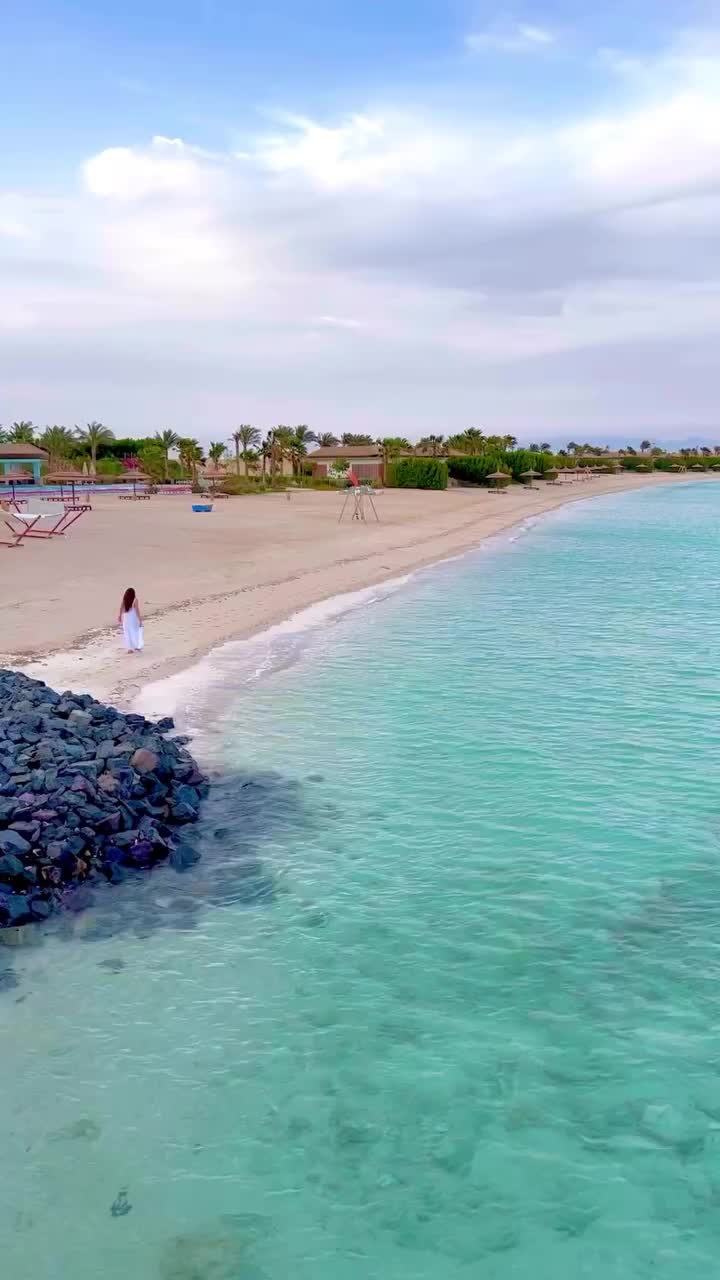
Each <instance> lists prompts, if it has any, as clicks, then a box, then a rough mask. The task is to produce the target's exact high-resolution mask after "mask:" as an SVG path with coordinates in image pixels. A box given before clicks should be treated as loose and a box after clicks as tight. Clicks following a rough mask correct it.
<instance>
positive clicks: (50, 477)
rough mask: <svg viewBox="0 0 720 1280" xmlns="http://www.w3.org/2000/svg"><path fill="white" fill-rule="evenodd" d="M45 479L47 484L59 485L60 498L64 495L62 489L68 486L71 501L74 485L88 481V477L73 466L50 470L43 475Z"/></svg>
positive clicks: (73, 496) (73, 499) (73, 498)
mask: <svg viewBox="0 0 720 1280" xmlns="http://www.w3.org/2000/svg"><path fill="white" fill-rule="evenodd" d="M45 479H46V480H47V481H48V483H49V484H59V485H60V497H61V498H64V497H65V493H64V489H65V487H66V486H69V488H70V492H71V494H72V501H73V502H74V501H75V485H76V484H87V483H88V477H87V476H84V475H83V473H82V471H78V470H77V469H76V468H75V467H65V468H64V469H63V470H61V471H50V472H49V473H48V474H47V475H46V476H45Z"/></svg>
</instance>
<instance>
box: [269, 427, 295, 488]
mask: <svg viewBox="0 0 720 1280" xmlns="http://www.w3.org/2000/svg"><path fill="white" fill-rule="evenodd" d="M294 438H295V432H294V431H293V429H292V427H285V426H283V425H282V424H281V425H280V426H278V427H273V429H272V431H268V434H267V443H268V445H269V447H270V483H271V484H274V483H275V472H276V471H277V467H278V463H280V464H282V460H283V458H287V457H288V456H290V454H291V450H292V446H293V440H294Z"/></svg>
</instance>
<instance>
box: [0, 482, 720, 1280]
mask: <svg viewBox="0 0 720 1280" xmlns="http://www.w3.org/2000/svg"><path fill="white" fill-rule="evenodd" d="M719 517H720V487H716V486H714V485H711V484H699V485H688V486H687V487H676V488H672V489H663V490H662V491H658V490H654V491H646V492H642V493H636V494H630V495H623V496H621V497H611V498H602V499H596V500H594V501H593V502H589V503H583V504H579V505H577V506H574V507H572V508H566V509H564V510H563V511H561V512H559V513H556V514H555V515H553V516H550V517H547V518H545V519H543V520H541V521H539V522H538V523H536V524H535V525H533V526H532V527H531V528H529V529H526V530H524V531H521V532H518V531H516V532H515V534H513V536H512V537H511V538H508V539H505V540H502V541H498V542H497V543H495V544H493V545H492V546H486V547H485V548H484V549H482V550H480V551H478V552H477V553H474V554H473V555H471V556H468V557H466V558H465V559H463V560H459V561H456V562H454V563H451V564H446V565H443V566H439V567H437V568H435V569H433V570H430V571H427V572H424V573H422V574H420V575H418V576H417V577H416V578H414V579H412V580H411V581H410V582H409V583H408V584H406V585H405V586H403V587H402V588H401V589H400V590H398V591H397V592H396V593H395V594H389V595H387V596H386V597H385V598H384V599H382V600H379V601H378V602H376V603H374V604H373V605H371V606H367V607H364V608H361V609H358V610H356V611H354V612H350V613H347V614H346V615H345V616H343V617H342V618H340V619H339V620H337V621H336V622H334V623H333V624H332V625H326V626H324V627H322V628H321V629H320V630H316V631H308V632H306V633H305V634H295V635H292V636H289V637H287V636H286V637H285V638H282V637H281V638H280V639H278V641H277V642H276V643H275V644H274V646H273V649H272V652H270V653H268V654H266V660H265V662H264V664H263V666H262V672H261V674H259V675H256V676H255V678H253V679H251V680H249V681H248V682H243V681H242V680H241V675H240V673H241V671H245V670H246V669H247V666H246V665H245V666H244V665H243V663H242V662H241V660H240V657H239V656H238V659H237V663H236V666H235V667H234V666H233V662H234V659H227V658H226V659H224V665H223V679H224V682H225V685H224V690H223V699H222V703H223V705H222V708H221V710H220V712H219V713H218V714H217V715H216V716H215V718H214V722H213V724H212V725H210V726H208V727H209V728H210V729H211V730H212V732H211V733H210V735H209V736H208V739H207V740H208V743H209V744H211V747H210V749H211V750H212V754H213V757H214V759H215V760H216V762H218V763H221V764H222V767H223V770H224V772H225V776H226V779H227V782H226V785H225V786H224V787H220V788H219V789H218V792H217V794H216V798H215V799H214V800H213V802H212V804H211V805H210V807H209V811H208V814H207V817H206V820H205V826H204V844H205V851H206V856H205V859H204V861H203V863H202V864H201V865H200V867H199V868H198V869H197V870H196V871H195V872H193V873H191V874H190V875H189V876H186V877H183V878H178V877H175V876H174V875H172V874H171V873H168V874H167V875H166V874H164V873H161V874H159V875H157V876H155V877H153V878H152V880H150V881H145V882H144V883H143V885H142V886H141V887H140V888H139V889H137V890H136V889H132V888H131V889H129V890H126V889H125V888H123V889H122V890H113V891H112V897H111V899H110V902H111V907H112V917H113V918H114V919H116V920H117V921H119V923H120V924H121V925H122V932H121V933H119V934H117V935H116V936H109V935H110V925H109V917H108V915H107V910H108V906H107V902H108V900H107V899H104V900H102V901H101V902H100V903H99V904H98V908H97V910H95V911H93V912H91V913H89V914H88V916H86V917H82V918H81V919H80V920H79V921H78V922H77V924H76V926H75V929H74V932H73V936H72V937H70V938H62V937H59V936H56V935H53V936H50V937H49V938H48V939H47V940H46V941H45V943H44V945H43V946H42V947H38V948H37V949H33V950H27V951H23V952H22V954H20V953H18V957H17V959H16V958H15V956H14V955H11V954H10V953H8V957H9V960H10V961H12V962H13V964H14V967H15V970H16V973H17V977H18V979H19V985H18V986H17V987H16V988H15V989H13V990H10V991H5V992H3V993H0V1084H1V1086H2V1087H1V1088H0V1133H1V1134H2V1151H3V1160H2V1164H1V1166H0V1240H1V1241H2V1245H1V1248H2V1258H3V1264H4V1265H3V1274H7V1275H8V1276H12V1277H13V1280H30V1278H32V1280H97V1278H98V1277H101V1276H102V1277H103V1278H104V1280H105V1278H106V1280H120V1277H123V1280H124V1278H125V1277H127V1276H128V1275H130V1276H132V1277H133V1280H285V1278H290V1277H292V1278H293V1280H371V1278H372V1280H381V1278H382V1280H400V1278H401V1277H402V1278H403V1280H416V1278H417V1280H430V1278H433V1280H436V1278H437V1280H456V1278H457V1280H461V1278H462V1280H470V1278H473V1280H475V1278H477V1280H511V1278H512V1280H514V1278H516V1277H517V1278H520V1277H522V1278H525V1277H528V1276H532V1277H533V1280H578V1278H579V1277H582V1278H587V1280H610V1278H612V1277H622V1278H623V1280H634V1278H635V1277H638V1278H640V1277H648V1278H650V1277H652V1278H653V1280H687V1277H688V1276H697V1277H701V1276H702V1277H714V1276H718V1275H720V1262H719V1261H718V1259H719V1258H720V982H719V979H720V732H719V727H718V726H719V723H720V720H719V713H720V686H719V684H718V675H717V672H718V661H717V651H718V646H719V645H720V639H719V637H720V592H719V591H718V564H720V520H719ZM239 653H240V651H238V654H239ZM233 672H235V674H234V675H233ZM0 958H2V959H3V960H4V953H3V956H2V957H0ZM118 961H121V962H122V965H123V967H120V966H119V964H118V963H117V962H118ZM18 1001H19V1003H18ZM121 1191H125V1192H126V1195H127V1201H128V1203H130V1204H131V1205H132V1209H131V1211H130V1212H129V1213H126V1214H122V1215H119V1216H113V1215H112V1213H111V1211H110V1209H111V1205H112V1204H113V1203H114V1202H115V1203H116V1204H117V1197H118V1195H119V1193H120V1192H121ZM121 1202H122V1197H121Z"/></svg>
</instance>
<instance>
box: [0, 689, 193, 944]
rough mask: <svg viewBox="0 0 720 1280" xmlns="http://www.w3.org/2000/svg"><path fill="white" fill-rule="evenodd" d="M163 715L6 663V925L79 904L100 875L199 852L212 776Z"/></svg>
mask: <svg viewBox="0 0 720 1280" xmlns="http://www.w3.org/2000/svg"><path fill="white" fill-rule="evenodd" d="M173 727H174V725H173V721H172V720H171V719H169V718H167V719H164V720H160V721H158V722H157V723H153V722H152V721H150V720H146V719H145V717H144V716H141V715H130V714H123V713H121V712H119V711H117V710H115V708H114V707H107V706H104V705H103V704H102V703H100V702H96V701H95V699H94V698H91V697H89V696H88V695H85V694H82V695H79V694H73V693H63V694H59V693H56V692H55V691H54V690H52V689H49V688H48V687H47V685H45V684H43V683H42V681H39V680H30V679H28V678H27V677H26V676H23V675H19V674H18V673H16V672H12V671H6V670H2V669H0V929H1V930H5V931H8V930H15V929H17V928H18V926H25V925H29V924H32V923H34V922H38V921H42V920H45V919H47V917H48V916H50V915H51V914H52V913H53V912H54V911H57V910H58V909H63V908H69V909H71V910H79V909H81V908H82V906H84V905H85V900H86V899H87V898H88V897H89V896H90V895H89V894H88V889H87V885H88V882H92V881H98V880H103V881H110V882H111V883H113V884H117V883H119V882H121V881H122V880H124V879H125V878H126V877H127V876H129V875H133V874H138V873H141V872H144V871H149V870H150V869H151V868H152V867H153V866H155V865H156V864H157V863H160V862H168V861H169V863H170V864H171V865H172V866H174V867H175V868H176V870H183V869H184V868H185V867H186V866H189V865H191V863H193V862H194V861H196V860H197V857H198V855H197V853H196V852H195V850H194V848H193V846H192V844H191V843H190V842H189V840H188V838H187V835H188V829H189V824H191V823H193V822H195V821H196V819H197V817H198V811H199V808H200V803H201V800H202V799H203V797H204V796H205V795H206V794H207V789H208V788H207V783H206V780H205V778H204V777H203V775H202V774H201V773H200V771H199V769H198V767H197V765H196V764H195V761H194V760H193V758H192V756H191V755H190V753H189V752H188V751H187V749H186V747H185V742H186V739H183V738H170V739H168V738H166V737H165V736H164V735H165V734H167V733H168V732H169V730H171V729H172V728H173Z"/></svg>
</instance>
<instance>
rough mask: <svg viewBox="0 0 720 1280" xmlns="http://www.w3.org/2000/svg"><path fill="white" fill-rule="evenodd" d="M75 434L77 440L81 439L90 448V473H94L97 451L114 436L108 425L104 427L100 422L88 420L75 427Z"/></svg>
mask: <svg viewBox="0 0 720 1280" xmlns="http://www.w3.org/2000/svg"><path fill="white" fill-rule="evenodd" d="M75 435H76V436H77V438H78V440H82V442H83V444H86V445H87V446H88V447H89V449H90V475H91V476H94V475H95V474H96V468H97V452H98V449H99V448H101V446H102V445H104V444H109V443H110V441H111V440H114V439H115V437H114V435H113V433H112V431H111V430H110V428H109V427H104V426H103V424H102V422H88V424H87V426H85V427H76V428H75Z"/></svg>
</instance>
